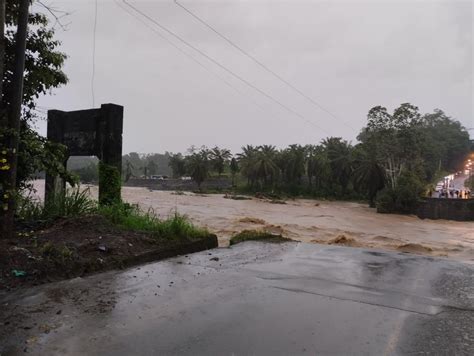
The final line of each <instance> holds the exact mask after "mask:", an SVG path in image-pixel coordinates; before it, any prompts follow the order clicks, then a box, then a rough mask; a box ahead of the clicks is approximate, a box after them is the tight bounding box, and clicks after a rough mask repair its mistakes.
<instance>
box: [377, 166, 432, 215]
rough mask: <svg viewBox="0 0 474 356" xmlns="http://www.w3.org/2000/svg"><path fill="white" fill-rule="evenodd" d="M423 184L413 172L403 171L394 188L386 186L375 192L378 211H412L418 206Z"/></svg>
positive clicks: (404, 212) (406, 212)
mask: <svg viewBox="0 0 474 356" xmlns="http://www.w3.org/2000/svg"><path fill="white" fill-rule="evenodd" d="M423 192H424V185H423V183H422V182H421V180H420V179H419V178H418V177H417V176H416V175H415V174H413V173H410V172H404V173H403V174H402V175H401V176H400V177H399V178H398V180H397V186H396V187H395V189H393V188H391V187H386V188H384V189H383V190H381V191H380V192H379V193H378V194H377V200H376V206H377V212H378V213H402V214H410V213H414V212H415V210H416V208H417V207H418V204H419V201H420V197H421V195H422V194H423Z"/></svg>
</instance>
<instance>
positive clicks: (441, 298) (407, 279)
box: [0, 242, 474, 356]
mask: <svg viewBox="0 0 474 356" xmlns="http://www.w3.org/2000/svg"><path fill="white" fill-rule="evenodd" d="M211 254H212V255H211ZM0 307H1V309H0V326H1V331H0V354H1V355H2V356H4V355H10V354H22V355H23V354H25V352H26V354H36V355H173V354H180V355H183V354H185V355H299V354H308V355H315V354H318V355H397V354H400V355H405V354H433V355H473V354H474V266H473V265H469V264H463V263H459V262H454V261H449V260H445V259H436V258H430V257H422V256H415V255H411V254H400V253H389V252H379V251H376V250H364V249H354V248H346V247H335V246H321V245H316V244H303V243H287V244H282V245H272V244H262V243H254V242H249V243H244V244H240V245H237V246H235V247H232V248H229V249H224V248H222V249H217V250H212V251H206V252H201V253H196V254H194V255H190V256H182V257H178V258H174V259H170V260H167V261H163V262H158V263H152V264H148V265H145V266H141V267H139V268H133V269H129V270H126V271H119V272H109V273H104V274H100V275H95V276H92V277H89V278H84V279H80V278H79V279H75V280H72V281H65V282H60V283H53V284H50V285H45V286H42V287H38V288H34V289H29V290H26V291H22V292H15V293H13V294H9V295H3V296H0Z"/></svg>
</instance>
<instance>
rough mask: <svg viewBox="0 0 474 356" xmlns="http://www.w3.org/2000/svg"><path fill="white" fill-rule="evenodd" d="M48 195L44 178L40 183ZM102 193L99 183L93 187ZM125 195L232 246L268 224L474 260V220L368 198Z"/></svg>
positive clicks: (297, 234) (297, 236)
mask: <svg viewBox="0 0 474 356" xmlns="http://www.w3.org/2000/svg"><path fill="white" fill-rule="evenodd" d="M35 186H36V188H37V190H38V194H39V195H42V192H43V187H44V183H43V182H41V181H37V182H36V184H35ZM90 190H91V195H92V196H97V188H96V187H95V186H91V187H90ZM122 197H123V199H124V200H126V201H128V202H130V203H137V204H139V205H140V206H141V207H142V208H143V209H145V210H146V209H150V208H151V209H153V210H154V212H155V213H156V214H158V215H160V216H162V217H166V216H168V215H170V214H173V213H174V212H175V211H177V212H178V213H180V214H184V215H187V216H188V217H189V218H190V219H191V221H192V222H193V223H195V224H196V225H199V226H202V227H206V228H208V229H209V230H210V231H211V232H213V233H215V234H216V235H217V236H218V238H219V245H220V246H227V245H228V244H229V239H230V237H231V236H232V235H234V234H235V233H237V232H240V231H242V230H244V229H264V230H267V231H269V232H272V233H277V234H282V235H283V236H285V237H288V238H291V239H294V240H298V241H303V242H310V243H323V244H340V245H345V246H352V247H368V248H379V249H388V250H396V251H400V252H411V253H417V254H424V255H430V256H444V257H450V258H455V259H458V260H463V261H469V262H471V263H474V222H457V221H447V220H421V219H419V218H417V217H416V216H406V215H395V214H377V213H376V212H375V210H374V209H370V208H368V207H367V206H366V205H364V204H359V203H353V202H340V201H337V202H330V201H319V200H307V199H296V200H289V201H286V204H273V203H270V202H268V201H264V200H260V199H256V198H253V199H251V200H232V199H225V198H224V197H223V195H221V194H209V195H207V194H206V195H198V194H194V193H184V194H183V195H181V194H176V193H174V192H169V191H150V190H149V189H147V188H136V187H123V190H122Z"/></svg>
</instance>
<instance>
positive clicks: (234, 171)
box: [230, 157, 239, 187]
mask: <svg viewBox="0 0 474 356" xmlns="http://www.w3.org/2000/svg"><path fill="white" fill-rule="evenodd" d="M238 171H239V164H238V162H237V160H236V159H235V157H232V159H231V160H230V174H232V186H233V187H235V175H236V174H237V172H238Z"/></svg>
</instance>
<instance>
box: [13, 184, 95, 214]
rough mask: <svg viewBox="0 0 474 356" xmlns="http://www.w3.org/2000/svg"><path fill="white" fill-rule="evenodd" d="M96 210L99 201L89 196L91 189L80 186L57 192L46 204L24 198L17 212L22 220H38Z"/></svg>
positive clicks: (20, 201)
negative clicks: (83, 188)
mask: <svg viewBox="0 0 474 356" xmlns="http://www.w3.org/2000/svg"><path fill="white" fill-rule="evenodd" d="M96 211H97V203H96V202H95V201H94V200H92V199H91V198H90V197H89V189H85V190H82V191H81V190H80V187H78V188H76V189H69V190H67V191H66V192H65V193H64V194H57V195H56V196H54V197H53V198H52V199H50V200H48V201H47V202H46V203H44V204H43V203H42V202H40V201H38V200H34V199H31V198H22V199H20V200H19V203H18V206H17V210H16V214H17V217H18V218H19V220H21V221H28V222H37V221H52V220H55V219H58V218H65V217H74V216H81V215H88V214H92V213H94V212H96Z"/></svg>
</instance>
